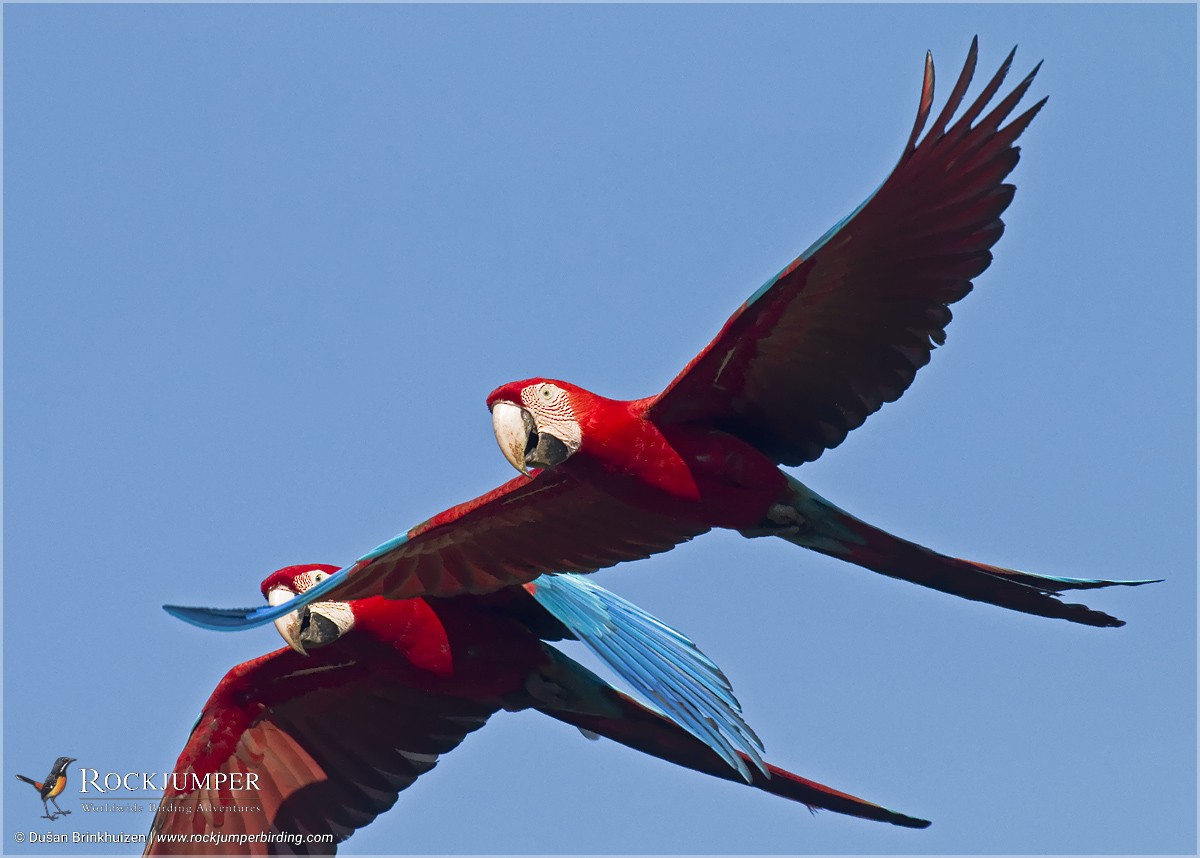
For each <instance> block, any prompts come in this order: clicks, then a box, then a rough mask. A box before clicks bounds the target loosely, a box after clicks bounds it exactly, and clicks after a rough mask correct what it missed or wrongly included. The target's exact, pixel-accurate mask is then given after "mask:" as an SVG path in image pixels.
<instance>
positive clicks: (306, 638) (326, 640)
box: [300, 608, 342, 650]
mask: <svg viewBox="0 0 1200 858" xmlns="http://www.w3.org/2000/svg"><path fill="white" fill-rule="evenodd" d="M341 635H342V631H341V629H339V628H338V626H337V623H335V622H334V621H333V620H331V619H329V618H328V617H326V616H323V615H321V614H318V613H317V612H315V611H313V610H312V609H311V608H305V609H304V614H303V615H302V617H301V619H300V645H301V646H303V647H304V648H305V649H306V650H309V649H317V648H318V647H323V646H327V645H329V644H331V643H333V642H334V641H335V640H337V639H338V638H339V637H341Z"/></svg>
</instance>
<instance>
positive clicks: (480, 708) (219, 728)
mask: <svg viewBox="0 0 1200 858" xmlns="http://www.w3.org/2000/svg"><path fill="white" fill-rule="evenodd" d="M336 571H337V567H334V566H320V565H308V566H291V567H288V568H286V569H281V570H279V571H278V572H275V573H273V574H272V575H271V576H269V577H268V578H267V579H266V580H265V581H264V582H263V584H262V590H263V595H264V596H266V597H267V598H268V600H269V602H270V603H271V604H273V605H277V606H286V605H288V604H289V603H291V604H297V603H298V602H299V597H301V596H302V595H303V594H304V593H306V592H308V591H310V590H311V589H312V588H313V587H315V586H317V585H319V584H320V583H321V582H322V580H324V579H325V578H326V576H328V575H329V574H331V573H333V572H336ZM276 625H277V627H278V628H279V631H280V633H281V634H282V635H283V638H284V640H286V641H287V643H288V646H289V648H287V649H281V650H278V651H276V652H273V653H270V654H269V655H264V656H262V657H260V658H256V659H254V660H253V661H249V662H246V663H245V664H241V665H238V666H237V667H235V668H234V669H233V670H231V671H229V673H228V674H227V675H226V676H225V678H224V679H223V680H221V682H220V684H219V685H218V686H217V688H216V690H215V691H214V692H213V693H212V696H211V697H210V698H209V700H208V702H207V703H206V704H205V706H204V710H203V712H202V713H201V715H200V718H199V719H198V720H197V722H196V725H195V727H194V728H193V729H192V732H191V735H190V737H189V738H188V740H187V744H186V746H185V748H184V749H183V753H182V754H181V755H180V757H179V761H178V763H177V764H176V766H175V769H174V771H173V772H172V775H171V777H170V779H169V780H168V782H167V787H166V790H165V793H164V795H163V798H162V802H161V804H160V808H159V810H158V812H157V814H156V815H155V818H154V822H153V824H152V828H151V832H150V837H149V839H148V843H147V847H146V853H147V854H152V855H156V854H229V853H230V852H237V853H248V854H267V853H268V852H271V853H276V852H293V853H296V854H307V853H309V852H321V853H328V852H332V851H333V846H334V845H335V844H336V843H337V842H339V841H341V840H344V839H345V838H346V837H348V836H349V835H350V834H351V833H353V832H354V831H355V830H357V829H359V828H362V827H363V826H366V825H368V824H370V823H371V822H372V821H373V820H374V819H375V817H376V816H378V815H379V814H381V813H383V812H384V811H386V810H388V809H389V808H390V807H391V806H392V805H393V804H394V803H395V802H396V800H397V796H398V794H399V793H400V792H401V791H402V790H404V789H406V788H408V787H409V786H411V785H412V784H413V782H414V781H416V779H417V778H418V777H420V776H421V775H423V774H425V773H426V772H428V771H430V770H431V769H432V768H433V767H434V766H435V765H436V764H437V762H438V759H439V757H440V756H441V755H442V754H445V753H448V752H449V751H451V750H453V749H454V748H455V747H457V746H458V744H459V743H460V742H462V740H463V739H464V737H466V735H467V734H469V733H471V732H473V731H475V730H477V729H479V728H480V727H482V726H483V725H484V724H485V723H486V722H487V720H488V719H489V718H490V717H491V716H492V715H494V714H495V713H497V712H498V711H500V710H501V709H507V710H510V711H516V710H522V709H536V710H537V711H539V712H542V713H544V714H546V715H549V716H550V717H552V718H555V719H557V720H559V721H563V722H566V723H567V724H571V725H573V726H575V727H577V728H579V729H580V730H581V731H584V733H585V734H587V735H591V736H601V737H606V738H609V739H612V740H613V741H616V742H620V743H621V744H623V745H626V746H628V747H630V748H633V749H635V750H638V751H641V752H643V753H645V754H649V755H651V756H654V757H658V758H660V759H662V760H666V761H667V762H670V763H674V764H675V765H679V766H684V767H686V768H690V769H694V770H696V771H699V772H703V773H704V774H708V775H712V776H714V777H719V778H723V779H725V780H731V781H735V782H740V780H739V777H738V774H737V772H736V771H735V770H734V769H733V768H732V767H730V766H729V765H728V764H727V762H726V761H725V760H724V759H722V757H721V756H719V755H718V754H717V753H716V752H714V751H713V750H712V749H711V748H710V747H708V746H707V745H705V744H704V743H703V742H702V741H700V740H699V739H697V738H695V737H694V736H693V735H692V734H690V733H689V732H687V731H686V730H684V729H682V728H681V727H679V726H677V725H676V724H674V723H672V722H671V721H669V720H668V719H666V718H664V717H663V716H661V715H659V714H657V713H655V712H652V711H651V710H649V709H647V708H645V707H644V706H642V705H640V704H638V703H637V702H635V701H634V700H632V699H631V698H629V697H627V696H626V695H624V694H622V693H620V692H619V691H617V690H616V689H615V688H613V687H612V686H610V685H608V683H606V682H604V680H602V679H600V678H599V677H598V676H596V675H595V674H593V673H591V672H590V671H589V670H587V669H586V668H584V667H583V666H582V665H580V664H577V663H576V662H575V661H573V660H572V659H570V658H568V657H567V656H565V655H563V654H562V653H561V652H560V651H558V650H557V649H555V648H554V647H552V646H550V645H548V644H547V643H545V642H546V641H554V640H559V639H562V638H563V637H569V636H571V631H570V629H569V628H568V627H567V626H565V625H563V624H562V623H561V622H560V620H559V619H557V618H556V617H555V616H554V615H553V614H552V613H550V612H549V611H547V610H546V609H545V608H544V607H542V606H541V605H540V604H539V603H538V602H537V601H536V600H535V599H533V598H531V597H530V594H529V592H527V590H526V589H524V588H520V587H514V588H509V589H507V590H503V591H500V592H497V593H491V594H487V595H483V596H463V597H460V598H456V599H419V598H418V599H408V600H402V601H396V600H389V599H383V598H380V597H373V598H368V599H362V600H357V601H349V602H346V601H321V602H316V603H312V604H309V605H307V606H306V607H304V608H303V609H302V610H298V611H295V612H294V613H290V614H287V615H285V616H284V617H282V618H280V619H279V620H278V621H277V623H276ZM663 628H665V627H663ZM672 634H676V635H677V634H678V633H675V632H672ZM742 759H743V761H744V762H747V763H748V762H751V761H750V760H749V758H746V757H745V756H744V755H743V758H742ZM746 768H747V769H748V770H749V774H748V775H747V778H748V780H749V782H750V785H751V786H753V787H754V788H755V789H759V790H762V791H764V792H768V793H771V794H773V795H778V796H781V797H783V798H787V799H790V800H792V801H797V802H801V803H803V804H805V805H807V806H808V807H809V808H810V809H816V808H825V809H827V810H832V811H835V812H837V813H842V814H848V815H850V816H857V817H861V818H863V819H869V820H877V821H880V822H889V823H892V824H894V825H899V826H904V827H908V828H925V827H926V826H928V825H929V822H928V821H926V820H923V819H917V818H915V817H911V816H906V815H904V814H901V813H896V812H895V811H891V810H888V809H886V808H883V807H880V806H878V805H875V804H872V803H870V802H867V801H864V800H863V799H860V798H856V797H854V796H851V795H847V794H846V793H843V792H839V791H838V790H834V789H831V788H830V787H827V786H824V785H822V784H819V783H816V782H815V781H811V780H808V779H806V778H802V777H800V776H799V775H795V774H792V773H791V772H787V771H785V770H783V769H780V768H776V767H775V766H765V765H764V767H763V769H762V770H760V769H759V768H757V767H750V766H747V767H746ZM768 773H769V774H768ZM264 835H265V837H264ZM313 835H319V836H320V839H321V840H323V841H325V842H313V841H312V840H311V836H313ZM306 837H307V838H309V840H307V841H306V840H305V838H306ZM259 840H261V841H263V842H259ZM268 840H269V842H267V841H268ZM536 845H537V844H536V843H533V842H531V843H529V844H526V846H527V848H525V849H524V850H523V851H533V850H534V848H535V847H536Z"/></svg>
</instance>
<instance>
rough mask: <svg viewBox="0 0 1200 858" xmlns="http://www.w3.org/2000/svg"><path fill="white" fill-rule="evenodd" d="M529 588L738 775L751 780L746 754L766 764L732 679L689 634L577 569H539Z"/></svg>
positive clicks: (763, 767) (759, 764)
mask: <svg viewBox="0 0 1200 858" xmlns="http://www.w3.org/2000/svg"><path fill="white" fill-rule="evenodd" d="M527 589H529V590H530V591H531V592H532V593H533V597H534V598H535V599H537V600H538V602H539V603H540V604H541V605H542V606H543V607H544V608H545V609H546V610H547V611H549V612H550V613H551V614H553V615H554V616H555V617H557V618H558V619H559V620H560V621H561V622H562V623H563V625H564V626H565V627H566V628H568V629H570V630H571V631H572V632H573V633H574V634H575V635H576V637H578V639H579V640H580V641H581V642H582V643H583V645H584V646H586V647H587V648H588V649H590V650H591V651H592V652H593V653H594V654H595V655H596V657H597V658H599V659H600V660H601V661H602V662H604V664H606V665H607V666H608V667H609V668H611V669H612V671H613V672H614V673H616V674H617V676H619V677H620V678H621V679H623V680H624V681H625V682H628V683H629V684H630V685H631V686H632V687H633V688H634V690H635V691H637V693H638V694H640V695H642V697H643V698H645V699H646V700H647V701H648V702H650V703H651V704H653V705H657V706H659V707H660V708H661V709H662V711H663V712H664V713H666V714H667V715H668V716H669V717H670V718H671V720H673V721H674V722H675V723H677V724H679V725H680V726H681V727H683V728H684V729H685V730H687V731H688V732H689V733H691V734H692V735H693V736H695V737H696V738H697V739H699V740H700V741H701V742H703V743H704V744H706V745H708V746H709V747H710V748H712V749H713V751H715V752H716V753H717V755H718V756H719V757H720V758H721V759H723V760H724V761H725V762H727V763H728V764H729V765H730V766H731V767H733V768H734V769H735V770H736V771H737V772H738V774H740V775H741V776H742V778H743V780H745V781H746V782H747V783H749V782H751V781H752V776H751V774H750V769H749V767H748V765H747V761H748V762H749V763H750V764H752V765H754V766H757V767H758V769H759V771H761V772H763V773H765V772H766V771H767V768H766V763H764V762H763V759H762V752H763V744H762V741H761V740H759V738H758V735H757V734H755V732H754V730H752V729H751V728H750V726H749V725H748V724H747V723H746V721H745V719H744V718H743V717H742V706H741V704H740V703H739V702H738V700H737V698H736V697H734V695H733V686H732V685H730V683H729V680H728V679H727V678H726V676H725V674H724V672H723V671H722V670H721V668H719V667H717V665H716V664H715V663H714V662H713V661H712V659H710V658H709V657H708V656H706V655H705V654H704V653H703V652H701V651H700V648H699V647H697V646H696V645H695V644H694V643H692V641H691V639H690V638H688V637H687V636H686V635H684V634H682V633H681V632H678V631H676V630H675V629H673V628H671V627H670V626H668V625H667V624H666V623H664V622H663V621H662V620H660V619H658V618H657V617H655V616H653V615H651V614H648V613H647V612H646V611H643V610H642V609H641V608H639V607H638V606H637V605H635V604H633V603H632V602H629V601H626V600H625V599H622V598H621V597H620V596H618V595H617V594H616V593H612V592H610V591H608V590H605V589H604V588H603V587H601V586H600V585H599V584H596V583H595V582H593V581H590V580H588V579H586V578H581V577H579V576H577V575H543V576H542V577H541V578H538V579H537V580H536V581H535V582H533V583H532V584H529V585H528V586H527Z"/></svg>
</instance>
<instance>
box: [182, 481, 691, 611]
mask: <svg viewBox="0 0 1200 858" xmlns="http://www.w3.org/2000/svg"><path fill="white" fill-rule="evenodd" d="M707 530H709V528H708V527H705V526H703V525H697V524H695V523H694V522H687V521H680V520H679V519H676V518H672V517H670V516H668V515H664V514H661V513H657V512H654V511H652V510H648V509H641V508H634V507H631V506H629V505H628V504H626V503H624V502H622V501H621V500H619V499H617V498H615V497H613V496H612V495H609V494H607V493H605V492H602V491H600V490H599V489H597V488H595V487H593V486H591V485H589V484H586V483H584V482H582V481H581V480H579V479H578V478H576V477H575V476H573V475H572V474H571V473H570V471H569V469H566V468H556V469H555V470H553V471H539V472H535V473H534V476H533V477H532V478H530V477H525V476H520V477H517V478H516V479H514V480H510V481H509V482H507V483H505V484H504V485H502V486H500V488H498V489H496V490H494V491H492V492H489V493H488V494H485V495H483V496H481V497H478V498H476V499H475V500H473V501H468V502H467V503H464V504H459V505H458V506H456V507H453V508H452V509H448V510H446V511H445V512H443V513H441V514H440V515H437V516H434V517H433V518H431V519H430V520H429V521H426V522H424V523H423V524H419V525H417V526H416V527H414V528H412V529H411V530H409V531H407V532H406V533H402V534H400V535H399V536H397V537H395V538H394V539H391V540H389V541H387V542H385V543H383V544H382V545H380V546H379V547H378V548H376V549H375V550H374V551H371V552H369V553H367V554H365V555H364V556H363V557H361V558H359V559H358V560H357V561H355V562H354V563H352V564H351V565H349V566H347V567H345V568H343V569H339V570H338V571H337V572H336V573H334V574H333V575H331V576H329V577H328V578H326V579H325V580H324V581H322V582H321V583H319V584H317V585H316V586H314V587H311V588H309V589H308V590H306V591H305V592H304V593H302V594H301V595H299V596H297V597H296V598H295V599H292V600H291V601H289V602H287V603H285V604H283V605H279V606H277V607H273V608H272V607H268V606H265V605H264V606H261V607H257V608H187V607H182V606H179V605H164V606H163V608H164V610H166V611H167V612H168V613H169V614H171V615H173V616H175V617H178V618H179V619H181V620H184V621H185V622H188V623H191V624H193V625H197V626H200V627H201V628H207V629H217V630H235V629H245V628H251V627H253V626H258V625H263V624H264V623H269V622H273V621H274V620H276V619H278V618H279V617H281V616H283V615H284V614H289V613H291V612H292V611H295V610H299V609H300V608H303V607H304V606H305V605H307V604H309V603H310V602H314V601H317V600H318V599H320V598H324V597H326V596H329V595H330V593H335V594H336V596H337V598H338V599H342V600H348V599H363V598H367V597H368V596H380V595H383V596H387V597H388V598H392V599H408V598H412V597H414V596H457V595H460V594H463V593H488V592H491V591H494V590H499V589H500V588H502V587H508V586H512V585H514V584H526V583H528V582H529V581H532V580H533V579H534V578H537V577H538V576H539V575H542V574H543V573H546V572H594V571H596V570H597V569H603V568H605V567H607V566H615V565H616V564H618V563H621V562H623V561H626V560H640V559H642V558H645V557H649V556H650V555H651V554H657V553H659V552H662V551H667V550H669V549H671V548H674V547H675V546H676V545H678V544H679V543H681V542H686V541H687V540H689V539H691V538H692V537H694V536H699V535H700V534H701V533H704V532H706V531H707Z"/></svg>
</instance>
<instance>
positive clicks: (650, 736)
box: [535, 651, 929, 828]
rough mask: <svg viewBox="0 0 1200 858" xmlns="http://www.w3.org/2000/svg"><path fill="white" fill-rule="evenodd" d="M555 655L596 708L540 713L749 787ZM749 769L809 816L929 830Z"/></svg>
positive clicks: (669, 725)
mask: <svg viewBox="0 0 1200 858" xmlns="http://www.w3.org/2000/svg"><path fill="white" fill-rule="evenodd" d="M555 652H556V658H555V660H556V661H557V662H558V666H559V667H560V668H563V669H565V670H566V671H568V672H569V673H571V674H572V675H573V681H572V682H571V684H572V685H573V686H574V690H575V691H576V692H583V693H584V694H586V697H588V698H590V699H591V700H592V702H593V704H594V705H593V706H589V707H587V708H588V710H589V711H583V708H584V707H580V706H579V705H578V698H576V705H572V706H559V705H555V704H552V703H541V704H538V705H536V706H535V708H536V709H538V711H540V712H543V713H545V714H546V715H549V716H550V717H551V718H556V719H558V720H559V721H563V722H565V723H567V724H572V725H574V726H576V727H578V728H579V729H581V730H586V731H588V733H594V734H596V735H598V736H604V737H605V738H608V739H612V740H613V741H614V742H620V743H621V744H622V745H625V746H626V747H629V748H633V749H634V750H635V751H641V752H642V753H643V754H649V755H650V756H652V757H658V758H659V759H660V760H666V761H667V762H668V763H674V764H675V765H677V766H683V767H684V768H688V769H692V770H693V771H697V772H702V773H703V774H706V775H712V776H713V777H716V778H721V779H722V780H727V781H733V782H734V783H739V784H744V783H746V781H743V780H742V779H741V778H740V777H739V776H738V773H737V772H736V771H735V770H734V769H733V768H731V767H730V765H729V763H728V762H727V761H726V760H724V759H722V758H721V757H720V756H719V755H718V754H717V753H716V752H715V751H714V750H713V749H712V748H711V747H709V746H708V745H707V744H705V743H704V742H702V741H700V740H699V739H697V738H696V737H695V736H693V735H692V734H691V733H689V732H688V731H687V730H685V729H683V728H682V727H680V726H678V725H677V724H675V723H674V722H673V721H670V720H668V719H667V718H664V717H663V716H662V715H659V714H658V713H657V712H654V711H652V710H650V709H647V708H646V707H645V706H642V705H641V704H640V703H638V702H637V701H635V700H634V699H633V698H631V697H628V696H626V695H625V694H622V693H621V692H620V691H617V690H616V689H615V688H613V687H612V686H610V685H609V684H608V683H606V682H604V680H602V679H600V677H598V676H596V675H595V674H594V673H592V672H591V671H589V670H588V669H587V668H585V667H583V666H582V665H580V664H577V663H576V662H574V661H572V660H571V659H569V658H567V657H566V656H565V655H563V654H562V653H558V652H557V651H555ZM585 689H586V691H585ZM741 757H742V759H743V760H744V761H745V762H746V763H750V762H751V761H750V758H749V757H746V755H745V754H741ZM746 768H747V772H748V774H749V785H750V786H752V787H754V788H755V789H758V790H762V791H763V792H767V793H770V794H771V795H777V796H780V797H781V798H786V799H790V800H791V801H797V802H800V803H801V804H804V805H806V806H807V807H808V808H809V809H810V810H816V809H819V808H823V809H825V810H832V811H834V812H835V813H844V814H846V815H847V816H857V817H859V818H861V819H872V820H876V821H878V822H890V823H891V824H892V825H901V826H904V827H905V828H928V827H929V820H927V819H918V818H916V817H913V816H906V815H904V814H903V813H897V812H896V811H894V810H888V809H887V808H886V807H880V806H879V805H877V804H872V803H871V802H869V801H866V800H864V799H861V798H857V797H855V796H852V795H848V794H847V793H844V792H840V791H838V790H835V789H833V788H832V787H827V786H825V785H824V784H819V783H817V782H816V781H810V780H808V779H807V778H802V777H800V776H799V775H796V774H792V773H791V772H789V771H785V770H784V769H781V768H778V767H777V766H772V765H767V767H766V768H767V771H768V772H769V773H770V776H769V777H768V776H767V775H765V774H764V773H763V772H762V771H760V770H759V769H757V768H755V767H754V766H751V765H747V767H746Z"/></svg>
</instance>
